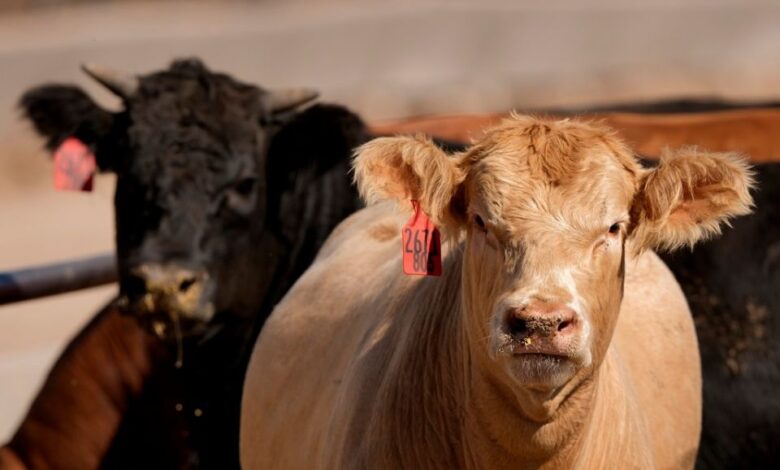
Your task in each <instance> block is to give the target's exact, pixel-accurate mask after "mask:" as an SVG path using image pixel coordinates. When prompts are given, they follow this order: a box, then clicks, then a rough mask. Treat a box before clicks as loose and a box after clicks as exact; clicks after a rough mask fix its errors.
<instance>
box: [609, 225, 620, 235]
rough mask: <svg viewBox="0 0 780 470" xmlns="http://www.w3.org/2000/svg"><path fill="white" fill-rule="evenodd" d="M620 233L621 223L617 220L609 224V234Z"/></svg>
mask: <svg viewBox="0 0 780 470" xmlns="http://www.w3.org/2000/svg"><path fill="white" fill-rule="evenodd" d="M618 233H620V224H619V223H617V222H615V223H614V224H612V225H610V226H609V234H610V235H617V234H618Z"/></svg>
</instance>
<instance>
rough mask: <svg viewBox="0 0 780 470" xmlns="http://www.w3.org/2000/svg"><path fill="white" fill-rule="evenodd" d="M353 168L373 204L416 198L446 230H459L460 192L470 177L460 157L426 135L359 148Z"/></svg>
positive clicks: (384, 140) (363, 193) (385, 139)
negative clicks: (458, 195) (466, 175)
mask: <svg viewBox="0 0 780 470" xmlns="http://www.w3.org/2000/svg"><path fill="white" fill-rule="evenodd" d="M352 169H353V172H354V180H355V183H356V184H357V187H358V191H359V192H360V195H361V196H362V197H363V199H364V200H365V201H366V203H368V204H372V203H375V202H377V201H380V200H388V199H389V200H393V201H396V202H398V203H403V202H408V201H411V200H417V201H419V202H420V206H421V208H422V209H423V210H424V211H425V213H426V214H427V215H428V216H429V217H430V218H431V220H432V221H433V222H434V223H435V224H436V225H437V226H439V227H441V228H443V229H444V230H445V232H450V233H454V232H456V231H457V228H456V226H457V220H458V218H459V216H458V213H457V211H453V204H456V203H457V193H458V191H459V189H460V186H461V183H462V182H463V179H464V177H465V173H464V172H463V171H462V170H461V169H460V168H459V166H458V158H457V156H449V155H447V154H446V153H445V152H444V151H443V150H442V149H441V148H439V147H438V146H437V145H436V144H435V143H433V141H431V139H429V138H427V137H424V136H422V135H416V136H398V137H380V138H377V139H373V140H371V141H369V142H368V143H366V144H363V145H362V146H360V147H358V148H357V149H356V150H355V153H354V158H353V164H352ZM409 207H411V206H409Z"/></svg>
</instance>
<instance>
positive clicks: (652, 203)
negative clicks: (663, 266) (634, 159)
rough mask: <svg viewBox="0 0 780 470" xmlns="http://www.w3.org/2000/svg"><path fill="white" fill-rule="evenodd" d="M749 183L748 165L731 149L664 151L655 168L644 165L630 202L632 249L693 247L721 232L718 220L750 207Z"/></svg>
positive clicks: (751, 180) (722, 221)
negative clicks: (711, 151) (718, 151)
mask: <svg viewBox="0 0 780 470" xmlns="http://www.w3.org/2000/svg"><path fill="white" fill-rule="evenodd" d="M754 186H755V180H754V176H753V171H752V170H751V168H750V166H749V164H748V162H747V160H746V159H745V158H744V157H742V156H740V155H738V154H736V153H708V152H703V151H700V150H698V149H696V148H694V147H688V148H683V149H680V150H677V151H674V152H671V151H668V150H667V151H665V152H664V153H663V154H662V156H661V160H660V163H659V164H658V166H657V167H656V168H654V169H651V170H645V171H644V174H643V175H642V176H641V180H640V183H639V191H638V192H637V194H636V197H635V200H634V203H633V205H632V209H631V219H632V234H631V236H632V238H633V239H634V243H635V247H636V249H637V250H638V251H641V250H642V249H644V248H648V247H650V248H655V249H660V250H669V251H670V250H675V249H678V248H680V247H683V246H689V247H693V245H694V244H695V243H696V242H697V241H699V240H705V239H707V238H710V237H712V236H715V235H718V234H720V232H721V227H722V225H723V224H726V225H729V221H730V220H731V219H732V218H734V217H737V216H741V215H746V214H749V213H750V212H751V210H752V208H753V198H752V196H751V195H750V191H751V190H752V189H753V188H754Z"/></svg>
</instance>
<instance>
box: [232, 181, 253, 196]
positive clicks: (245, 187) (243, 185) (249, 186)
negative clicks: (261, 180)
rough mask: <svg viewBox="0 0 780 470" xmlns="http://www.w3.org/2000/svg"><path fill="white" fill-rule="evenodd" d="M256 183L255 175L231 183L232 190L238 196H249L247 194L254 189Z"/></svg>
mask: <svg viewBox="0 0 780 470" xmlns="http://www.w3.org/2000/svg"><path fill="white" fill-rule="evenodd" d="M256 183H257V178H255V177H248V178H242V179H240V180H239V181H238V182H237V183H236V184H235V185H233V191H235V192H236V194H238V195H239V196H243V197H249V195H251V194H252V191H253V190H254V189H255V184H256Z"/></svg>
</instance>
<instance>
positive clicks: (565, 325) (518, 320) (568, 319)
mask: <svg viewBox="0 0 780 470" xmlns="http://www.w3.org/2000/svg"><path fill="white" fill-rule="evenodd" d="M506 321H507V327H508V329H509V332H510V334H511V335H512V336H515V337H519V338H525V337H534V336H536V337H540V338H551V337H559V336H566V335H571V334H574V333H575V332H576V331H577V330H578V329H579V324H578V323H579V322H578V321H577V313H576V312H575V311H574V310H573V309H572V308H571V307H569V306H568V305H566V304H565V303H562V302H545V301H541V300H531V301H530V302H528V303H527V304H525V305H523V306H522V307H520V308H515V309H510V310H509V312H508V313H507V320H506Z"/></svg>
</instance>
